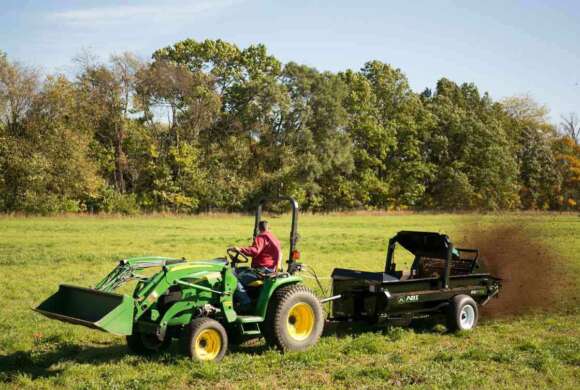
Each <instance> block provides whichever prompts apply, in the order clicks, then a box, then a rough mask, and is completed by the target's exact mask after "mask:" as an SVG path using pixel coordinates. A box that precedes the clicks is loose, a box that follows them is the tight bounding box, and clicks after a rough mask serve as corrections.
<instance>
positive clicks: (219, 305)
mask: <svg viewBox="0 0 580 390" xmlns="http://www.w3.org/2000/svg"><path fill="white" fill-rule="evenodd" d="M283 199H285V200H288V201H289V202H290V205H291V207H292V226H291V231H290V251H289V256H288V261H287V269H286V271H283V270H282V269H280V270H279V271H278V272H275V273H272V274H268V275H264V276H263V278H261V279H260V280H258V281H257V282H256V283H255V284H254V285H252V286H249V287H248V294H249V295H250V297H252V303H253V308H252V310H251V312H250V313H248V314H246V313H244V315H241V314H239V313H237V312H236V309H235V303H234V299H233V298H234V292H235V291H236V288H237V278H236V276H235V272H236V269H237V268H238V267H243V266H244V264H246V263H247V262H248V258H247V257H245V256H244V255H243V254H241V253H239V252H237V251H235V250H233V249H228V250H227V255H228V257H227V258H217V259H213V260H203V261H188V260H185V259H173V258H164V257H138V258H132V259H126V260H122V261H120V263H119V265H118V266H117V267H116V268H115V269H114V270H113V271H112V272H111V273H110V274H109V275H107V276H106V277H105V278H104V279H103V280H102V281H101V282H99V283H98V284H97V285H96V286H95V287H94V288H83V287H76V286H70V285H60V287H59V290H58V291H57V292H56V293H55V294H54V295H52V296H51V297H49V298H48V299H47V300H45V301H44V302H42V303H41V304H40V305H39V306H38V307H37V308H36V309H35V310H36V311H37V312H39V313H41V314H43V315H45V316H47V317H49V318H53V319H57V320H60V321H64V322H68V323H73V324H78V325H84V326H87V327H90V328H95V329H99V330H102V331H105V332H109V333H112V334H115V335H123V336H126V339H127V345H128V347H129V349H130V350H131V351H133V352H135V353H139V354H151V353H155V352H159V351H163V350H164V349H166V348H168V347H169V346H170V345H171V342H172V340H173V339H178V340H179V343H180V345H181V349H182V351H183V352H184V353H185V354H187V355H188V356H190V357H191V358H193V359H195V360H203V361H219V360H221V359H222V358H223V356H224V355H225V353H226V351H227V349H228V343H231V344H234V343H241V342H243V341H244V340H245V339H248V338H254V337H262V336H263V337H264V338H265V340H266V342H267V343H268V344H269V345H271V346H274V347H276V348H278V349H279V350H281V351H302V350H305V349H307V348H308V347H310V346H312V345H314V344H315V343H316V342H317V341H318V339H319V338H320V335H321V333H322V330H323V326H324V316H323V310H322V307H321V303H320V301H319V300H318V298H317V297H316V296H315V295H314V293H313V292H312V291H311V290H310V289H308V288H307V287H306V286H305V285H304V283H303V280H302V278H300V277H299V276H297V275H296V272H298V271H300V270H301V264H300V263H299V262H298V261H297V260H298V259H299V252H298V251H297V250H296V242H297V239H298V233H297V228H298V204H297V202H296V200H294V199H292V198H283ZM265 203H266V200H262V201H261V202H260V203H259V205H258V208H257V211H256V219H255V225H254V237H255V236H256V235H257V234H258V222H259V221H260V218H261V214H262V208H263V206H264V204H265ZM151 271H153V272H151ZM131 281H136V285H135V288H134V290H133V293H132V295H131V296H129V295H125V294H120V293H118V292H115V291H117V290H118V289H119V288H120V287H121V286H123V285H125V284H126V283H128V282H131Z"/></svg>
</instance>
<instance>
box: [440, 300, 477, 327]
mask: <svg viewBox="0 0 580 390" xmlns="http://www.w3.org/2000/svg"><path fill="white" fill-rule="evenodd" d="M478 318H479V312H478V310H477V302H475V301H474V300H473V298H471V297H470V296H469V295H457V296H455V297H453V299H452V300H451V306H450V307H449V311H448V313H447V329H448V330H449V331H451V332H457V331H461V330H471V329H473V328H475V327H476V326H477V320H478Z"/></svg>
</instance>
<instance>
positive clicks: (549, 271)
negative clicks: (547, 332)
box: [457, 225, 566, 316]
mask: <svg viewBox="0 0 580 390" xmlns="http://www.w3.org/2000/svg"><path fill="white" fill-rule="evenodd" d="M464 233H465V234H464V237H462V240H461V242H459V241H458V242H457V244H458V246H460V247H462V246H466V247H467V246H468V247H473V248H479V250H480V259H481V260H480V262H481V264H483V266H484V267H485V269H486V270H487V271H488V272H489V273H491V274H492V275H494V276H497V277H499V278H501V279H503V281H502V285H503V289H502V290H501V292H500V295H499V298H497V299H492V300H491V301H490V302H489V303H488V304H487V305H486V306H485V307H484V308H483V313H484V315H486V316H503V315H517V314H523V313H527V312H531V311H537V310H548V309H553V308H555V304H556V303H557V296H558V292H559V291H560V290H561V289H562V287H564V285H565V284H566V281H565V278H564V275H562V273H561V272H559V271H558V268H557V266H555V265H556V264H557V263H558V255H557V254H556V253H555V252H554V251H553V250H551V249H550V248H548V247H547V246H546V245H545V244H544V243H542V242H540V241H538V240H534V239H531V238H530V237H529V236H528V235H527V234H526V232H525V231H524V230H523V229H522V227H521V226H516V225H499V226H495V227H492V228H488V227H486V228H485V229H479V228H477V227H473V228H468V229H467V230H466V231H464Z"/></svg>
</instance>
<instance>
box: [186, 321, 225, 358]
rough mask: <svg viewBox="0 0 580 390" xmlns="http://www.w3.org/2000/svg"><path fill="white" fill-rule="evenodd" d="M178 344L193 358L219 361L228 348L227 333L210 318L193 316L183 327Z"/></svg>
mask: <svg viewBox="0 0 580 390" xmlns="http://www.w3.org/2000/svg"><path fill="white" fill-rule="evenodd" d="M180 344H181V350H182V352H183V353H184V354H185V355H187V356H189V357H190V358H192V359H193V360H198V361H213V362H219V361H220V360H222V359H223V357H224V355H225V354H226V351H227V350H228V334H227V332H226V329H225V328H224V327H223V325H222V324H220V323H219V322H218V321H216V320H214V319H212V318H209V317H200V318H195V319H193V320H192V321H191V322H190V323H189V325H188V326H187V327H186V328H185V331H184V332H183V334H182V335H181V338H180Z"/></svg>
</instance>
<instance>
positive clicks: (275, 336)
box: [263, 284, 324, 351]
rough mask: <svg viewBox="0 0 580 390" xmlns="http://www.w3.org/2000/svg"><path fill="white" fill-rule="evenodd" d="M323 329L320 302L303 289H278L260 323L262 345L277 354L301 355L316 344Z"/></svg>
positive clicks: (286, 287)
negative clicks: (292, 352) (274, 348)
mask: <svg viewBox="0 0 580 390" xmlns="http://www.w3.org/2000/svg"><path fill="white" fill-rule="evenodd" d="M323 327H324V316H323V312H322V307H321V305H320V302H319V301H318V299H317V298H316V296H315V295H314V293H312V291H311V290H310V289H308V288H307V287H306V286H303V285H300V284H295V285H291V286H284V287H280V288H279V289H278V290H277V291H276V292H275V293H274V296H273V297H272V299H271V301H270V305H269V307H268V314H267V315H266V321H265V323H264V329H263V332H264V337H265V338H266V342H267V343H268V344H270V345H272V346H275V347H276V348H278V349H280V350H281V351H303V350H305V349H307V348H309V347H310V346H312V345H314V344H316V342H317V341H318V339H319V338H320V335H321V334H322V329H323Z"/></svg>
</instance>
